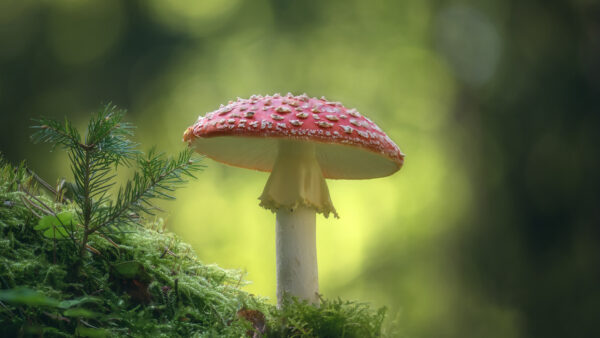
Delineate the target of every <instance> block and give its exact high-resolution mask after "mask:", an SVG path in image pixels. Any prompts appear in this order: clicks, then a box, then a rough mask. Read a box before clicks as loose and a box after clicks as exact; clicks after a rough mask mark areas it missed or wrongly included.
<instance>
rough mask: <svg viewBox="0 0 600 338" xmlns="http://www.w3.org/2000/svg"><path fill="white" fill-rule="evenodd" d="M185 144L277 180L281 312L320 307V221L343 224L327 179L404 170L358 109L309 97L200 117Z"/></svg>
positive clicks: (273, 199)
mask: <svg viewBox="0 0 600 338" xmlns="http://www.w3.org/2000/svg"><path fill="white" fill-rule="evenodd" d="M183 140H184V141H185V142H188V144H189V145H190V146H191V147H193V148H194V149H195V150H196V151H197V152H198V153H201V154H204V155H206V156H208V157H210V158H212V159H214V160H216V161H219V162H223V163H225V164H229V165H232V166H236V167H242V168H248V169H255V170H259V171H266V172H271V174H270V176H269V179H268V180H267V183H266V185H265V188H264V191H263V193H262V195H261V196H260V197H259V199H260V206H262V207H263V208H266V209H270V210H272V211H273V212H274V213H276V263H277V302H278V304H279V306H281V305H282V300H283V297H284V295H286V294H289V295H292V296H296V297H298V298H300V299H306V300H308V301H309V302H311V303H313V304H318V303H319V298H318V291H319V282H318V269H317V249H316V213H322V214H323V215H324V216H325V217H328V216H329V214H333V215H334V216H335V217H338V214H337V212H336V210H335V208H334V207H333V204H332V202H331V198H330V197H329V189H328V188H327V183H325V178H332V179H367V178H375V177H383V176H388V175H391V174H393V173H394V172H396V171H398V170H399V169H400V168H401V167H402V164H403V162H404V154H402V152H401V151H400V149H399V148H398V146H397V145H396V144H395V143H394V142H393V141H392V140H391V139H390V138H389V137H388V136H387V135H386V134H385V133H384V132H383V131H382V130H381V129H380V128H379V127H378V126H377V125H375V123H373V122H372V121H371V120H369V119H368V118H366V117H364V116H362V115H361V114H360V113H358V112H357V111H356V109H347V108H345V107H344V106H343V105H342V104H341V103H339V102H329V101H327V100H326V99H325V98H324V97H322V98H321V99H316V98H310V97H308V96H307V95H306V94H303V95H300V96H293V95H292V94H290V93H288V94H287V95H286V96H281V95H279V94H275V95H273V96H257V95H253V96H251V97H250V98H249V99H247V100H244V99H240V98H238V99H237V101H230V102H229V104H228V105H226V106H223V105H221V107H220V108H219V109H217V110H215V111H213V112H210V113H207V114H206V115H205V116H200V117H199V118H198V121H197V122H196V123H195V124H194V125H192V126H191V127H189V128H188V129H187V130H186V131H185V133H184V134H183Z"/></svg>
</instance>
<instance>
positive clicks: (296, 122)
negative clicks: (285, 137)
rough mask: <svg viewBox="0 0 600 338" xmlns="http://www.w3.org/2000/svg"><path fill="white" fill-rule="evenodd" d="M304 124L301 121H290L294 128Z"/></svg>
mask: <svg viewBox="0 0 600 338" xmlns="http://www.w3.org/2000/svg"><path fill="white" fill-rule="evenodd" d="M303 123H304V122H302V121H300V120H290V124H291V125H292V126H296V127H300V126H301V125H302V124H303Z"/></svg>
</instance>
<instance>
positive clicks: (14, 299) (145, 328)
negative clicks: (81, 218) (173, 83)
mask: <svg viewBox="0 0 600 338" xmlns="http://www.w3.org/2000/svg"><path fill="white" fill-rule="evenodd" d="M0 160H1V159H0ZM23 187H24V188H26V189H27V192H28V193H25V192H24V191H23ZM30 193H33V196H35V198H37V199H39V202H37V203H40V202H42V203H44V204H45V205H47V206H49V207H51V208H52V209H53V210H54V212H56V213H60V212H69V211H72V210H73V206H72V205H70V204H69V203H68V202H62V203H60V202H57V201H56V197H55V196H54V195H53V194H50V193H46V192H45V190H44V189H42V188H39V187H38V184H37V183H36V181H35V180H34V179H33V178H32V176H31V175H30V174H29V173H28V172H27V171H26V170H25V169H24V168H23V167H22V166H21V167H19V168H15V167H14V166H11V165H8V164H5V163H0V324H1V325H0V336H2V337H20V336H25V337H27V336H36V337H37V336H43V337H71V336H82V337H86V336H87V337H113V336H114V337H120V336H128V337H179V336H181V337H242V336H250V337H252V336H254V337H379V336H381V335H382V333H381V325H382V321H383V319H384V312H385V311H384V310H383V309H380V310H372V309H371V308H369V307H368V306H367V305H365V304H361V303H355V302H346V301H342V300H339V299H338V300H327V299H323V300H322V303H321V306H320V307H314V306H311V305H308V304H305V303H301V302H298V301H296V300H293V299H290V300H289V302H288V303H287V305H286V306H285V307H284V308H283V309H282V310H280V309H277V308H276V307H274V306H273V305H271V304H269V303H267V302H266V300H265V299H262V298H260V297H257V296H254V295H251V294H248V293H247V292H245V291H243V289H242V287H243V285H244V284H245V281H244V280H243V276H242V275H241V274H240V273H239V272H237V271H231V270H225V269H222V268H219V267H218V266H215V265H205V264H203V263H202V262H201V260H200V259H199V258H198V257H197V256H196V255H195V253H194V251H193V250H192V248H191V247H190V246H189V245H188V244H186V243H183V242H182V241H181V240H180V239H179V238H178V237H177V236H176V235H174V234H173V233H170V232H168V231H165V229H164V226H163V224H162V223H161V221H160V219H150V220H145V221H142V222H140V223H141V224H142V225H123V226H122V227H120V231H117V232H111V233H105V234H102V233H95V234H93V235H91V238H90V241H89V242H88V244H89V245H88V248H87V252H86V253H85V255H84V262H83V264H81V265H79V264H78V263H77V260H78V257H79V252H78V248H77V247H76V246H75V245H73V242H72V241H70V240H69V239H59V238H52V236H48V235H47V234H46V235H44V234H43V231H44V230H36V226H37V225H38V224H39V220H40V215H39V213H38V212H36V209H35V206H34V205H32V204H31V203H28V202H27V201H28V199H31V198H32V196H31V195H29V194H30ZM38 229H39V227H38ZM73 267H77V273H74V271H73Z"/></svg>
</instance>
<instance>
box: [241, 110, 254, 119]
mask: <svg viewBox="0 0 600 338" xmlns="http://www.w3.org/2000/svg"><path fill="white" fill-rule="evenodd" d="M254 114H256V112H255V111H247V112H245V113H244V117H247V118H252V117H254Z"/></svg>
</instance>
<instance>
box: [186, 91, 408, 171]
mask: <svg viewBox="0 0 600 338" xmlns="http://www.w3.org/2000/svg"><path fill="white" fill-rule="evenodd" d="M278 139H288V140H297V141H303V142H314V143H315V144H316V157H317V160H318V161H319V164H320V166H321V169H322V171H323V176H324V177H326V178H344V179H361V178H373V177H382V176H387V175H390V174H392V173H394V172H396V171H397V170H399V169H400V168H401V167H402V164H403V162H404V154H403V153H402V152H401V151H400V148H398V146H397V145H396V144H395V143H394V142H393V141H392V140H391V139H390V138H389V137H388V136H387V135H386V134H385V133H384V132H383V131H382V130H381V129H380V128H379V127H378V126H377V125H376V124H375V123H373V122H372V121H371V120H369V119H368V118H366V117H365V116H363V115H361V114H360V113H359V112H358V111H356V109H347V108H346V107H344V106H343V105H342V104H341V103H340V102H329V101H327V100H326V99H325V98H324V97H323V98H321V99H317V98H311V97H308V96H307V95H306V94H304V95H299V96H293V95H292V94H290V93H288V95H286V96H281V95H279V94H275V95H273V96H257V95H253V96H251V97H250V98H249V99H247V100H245V99H240V98H238V99H237V101H235V102H234V101H230V102H229V104H228V105H226V106H223V105H221V107H220V108H219V109H217V110H215V111H213V112H210V113H207V114H206V115H205V116H200V117H199V118H198V121H197V122H196V123H195V124H194V125H192V126H191V127H189V128H188V129H187V130H186V131H185V133H184V135H183V140H184V141H186V142H188V143H189V145H190V146H193V147H194V148H195V149H196V151H198V152H199V153H202V154H205V155H207V156H208V157H210V158H212V159H214V160H217V161H220V162H224V163H227V164H230V165H234V166H238V167H243V168H250V169H256V170H260V171H271V168H272V166H273V163H274V161H275V157H276V156H277V149H278V148H277V142H276V141H277V140H278Z"/></svg>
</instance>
